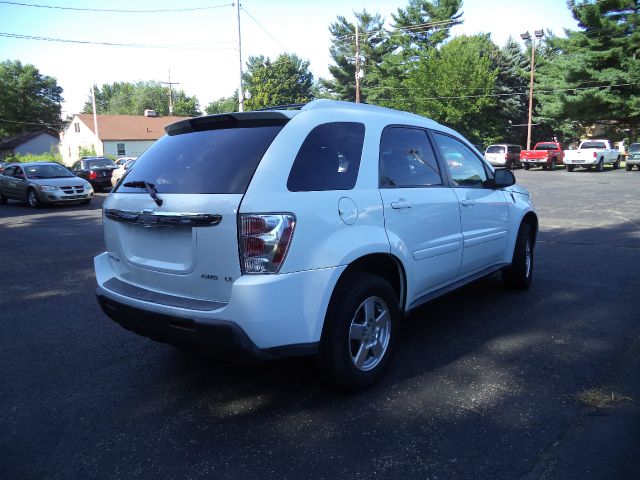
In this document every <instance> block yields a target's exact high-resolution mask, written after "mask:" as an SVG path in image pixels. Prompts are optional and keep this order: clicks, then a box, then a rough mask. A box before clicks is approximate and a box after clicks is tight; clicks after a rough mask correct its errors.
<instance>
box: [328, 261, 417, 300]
mask: <svg viewBox="0 0 640 480" xmlns="http://www.w3.org/2000/svg"><path fill="white" fill-rule="evenodd" d="M356 272H358V273H368V274H371V275H378V276H380V277H382V278H384V279H385V280H387V281H388V282H389V284H390V285H391V288H393V290H394V291H395V292H396V295H397V297H398V302H399V308H400V310H401V311H404V309H405V304H406V296H407V288H406V285H407V275H406V271H405V269H404V266H403V265H402V262H401V261H400V259H398V258H397V257H396V256H394V255H392V254H390V253H370V254H367V255H364V256H362V257H359V258H357V259H356V260H354V261H352V262H351V263H350V264H349V266H348V267H347V268H346V269H345V270H344V271H343V272H342V274H341V275H340V277H339V278H338V281H337V282H336V285H335V287H334V292H335V291H336V290H337V289H338V288H339V287H340V285H341V284H342V283H343V282H345V281H347V279H348V277H349V275H351V274H353V273H356ZM332 297H333V295H332Z"/></svg>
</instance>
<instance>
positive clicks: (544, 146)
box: [536, 143, 558, 150]
mask: <svg viewBox="0 0 640 480" xmlns="http://www.w3.org/2000/svg"><path fill="white" fill-rule="evenodd" d="M557 149H558V147H557V146H556V144H554V143H539V144H538V145H536V150H557Z"/></svg>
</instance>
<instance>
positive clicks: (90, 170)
mask: <svg viewBox="0 0 640 480" xmlns="http://www.w3.org/2000/svg"><path fill="white" fill-rule="evenodd" d="M116 168H118V166H117V165H116V164H115V163H114V162H113V160H111V159H110V158H106V157H84V158H83V159H82V160H79V161H77V162H76V163H74V164H73V166H72V167H71V170H72V171H73V173H74V174H76V175H77V176H78V177H80V178H84V179H85V180H87V181H88V182H89V183H90V184H91V185H92V186H93V188H94V189H95V190H98V189H99V188H108V189H111V175H112V174H113V171H114V170H115V169H116Z"/></svg>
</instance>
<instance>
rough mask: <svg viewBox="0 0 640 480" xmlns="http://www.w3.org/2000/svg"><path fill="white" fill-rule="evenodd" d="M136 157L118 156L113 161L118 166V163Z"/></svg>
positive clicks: (120, 163)
mask: <svg viewBox="0 0 640 480" xmlns="http://www.w3.org/2000/svg"><path fill="white" fill-rule="evenodd" d="M136 158H138V157H118V158H116V160H115V162H114V163H115V164H116V166H118V167H119V166H120V165H124V164H125V163H127V162H128V161H129V160H135V159H136Z"/></svg>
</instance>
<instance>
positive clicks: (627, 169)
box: [0, 163, 640, 203]
mask: <svg viewBox="0 0 640 480" xmlns="http://www.w3.org/2000/svg"><path fill="white" fill-rule="evenodd" d="M624 168H625V170H626V171H627V172H630V171H631V169H632V168H633V166H632V165H629V164H628V163H627V164H626V165H625V166H624ZM638 168H640V166H638ZM0 203H2V201H0Z"/></svg>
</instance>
